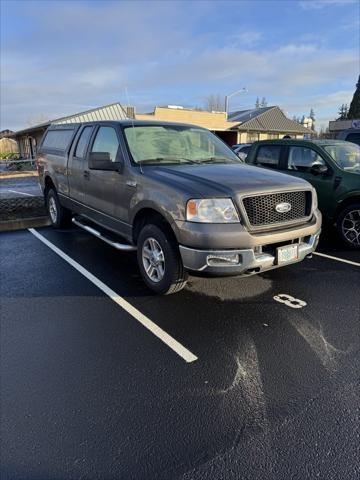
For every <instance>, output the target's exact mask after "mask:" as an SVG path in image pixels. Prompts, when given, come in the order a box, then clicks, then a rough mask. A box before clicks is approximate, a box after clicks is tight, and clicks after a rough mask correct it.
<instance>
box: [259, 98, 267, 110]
mask: <svg viewBox="0 0 360 480" xmlns="http://www.w3.org/2000/svg"><path fill="white" fill-rule="evenodd" d="M260 107H261V108H264V107H267V100H266V98H265V97H262V99H261V103H260Z"/></svg>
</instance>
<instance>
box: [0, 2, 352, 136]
mask: <svg viewBox="0 0 360 480" xmlns="http://www.w3.org/2000/svg"><path fill="white" fill-rule="evenodd" d="M0 5H1V12H0V14H1V15H0V17H1V44H0V61H1V65H0V66H1V79H0V80H1V90H0V100H1V117H0V130H3V129H6V128H9V129H11V130H18V129H21V128H24V127H26V126H27V125H28V124H29V123H30V122H33V123H40V122H41V121H44V120H47V119H55V118H58V117H61V116H65V115H70V114H73V113H77V112H80V111H83V110H87V109H90V108H93V107H97V106H100V105H105V104H108V103H113V102H117V101H120V102H121V103H122V104H130V105H135V107H136V111H137V112H138V113H146V112H151V111H152V110H153V109H154V107H155V106H156V105H159V106H160V105H169V104H170V105H182V106H184V107H189V108H193V107H203V106H204V104H205V102H206V98H207V97H208V96H209V95H211V94H218V93H219V94H220V95H229V94H231V93H233V92H234V91H236V90H239V89H241V88H242V87H246V89H247V92H246V93H242V94H240V95H237V96H234V97H232V98H231V99H230V105H229V110H230V111H235V110H242V109H247V108H253V107H254V105H255V101H256V98H257V97H260V98H262V97H266V99H267V102H268V105H279V106H280V107H281V108H282V109H283V111H284V112H285V113H286V114H287V115H288V116H289V117H290V118H292V116H293V115H297V116H302V115H303V114H305V115H308V114H309V111H310V109H311V108H313V109H314V111H315V116H316V120H317V123H316V127H317V128H320V127H325V126H327V123H328V121H329V120H333V119H335V118H336V116H337V112H338V109H339V106H340V105H341V104H342V103H348V104H349V103H350V101H351V99H352V96H353V93H354V90H355V84H356V82H357V79H358V75H359V72H360V51H359V48H360V47H359V45H360V33H359V32H360V23H359V20H360V1H359V0H278V1H272V0H251V1H250V0H239V1H236V0H233V1H216V0H212V1H205V0H203V1H194V0H192V1H187V0H182V1H166V0H163V1H150V0H149V1H106V0H104V1H96V0H92V1H74V0H72V1H70V0H62V1H53V0H51V1H50V0H42V1H31V0H27V1H17V0H0Z"/></svg>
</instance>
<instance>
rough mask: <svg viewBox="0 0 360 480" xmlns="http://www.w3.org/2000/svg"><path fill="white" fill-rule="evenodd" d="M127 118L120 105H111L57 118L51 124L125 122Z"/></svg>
mask: <svg viewBox="0 0 360 480" xmlns="http://www.w3.org/2000/svg"><path fill="white" fill-rule="evenodd" d="M125 118H127V115H126V111H125V109H124V108H123V107H122V106H121V105H120V103H111V104H110V105H104V106H103V107H98V108H93V109H91V110H86V111H85V112H80V113H76V114H74V115H70V116H68V117H62V118H57V119H56V120H53V121H52V122H51V123H56V124H58V123H82V122H94V121H98V120H123V119H125Z"/></svg>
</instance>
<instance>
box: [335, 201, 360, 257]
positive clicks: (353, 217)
mask: <svg viewBox="0 0 360 480" xmlns="http://www.w3.org/2000/svg"><path fill="white" fill-rule="evenodd" d="M336 226H337V229H338V232H339V235H340V237H341V239H342V241H343V242H344V243H345V244H346V245H347V246H349V247H352V248H360V203H354V204H352V205H349V206H348V207H346V208H344V210H342V211H341V212H340V214H339V216H338V218H337V221H336Z"/></svg>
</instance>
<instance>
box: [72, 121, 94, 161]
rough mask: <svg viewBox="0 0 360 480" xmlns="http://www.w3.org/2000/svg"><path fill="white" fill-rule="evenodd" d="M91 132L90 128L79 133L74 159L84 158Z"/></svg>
mask: <svg viewBox="0 0 360 480" xmlns="http://www.w3.org/2000/svg"><path fill="white" fill-rule="evenodd" d="M91 131H92V127H85V128H84V129H83V131H82V132H81V135H80V138H79V140H78V143H77V145H76V149H75V157H77V158H84V156H85V154H86V147H87V145H88V143H89V139H90V135H91Z"/></svg>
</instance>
